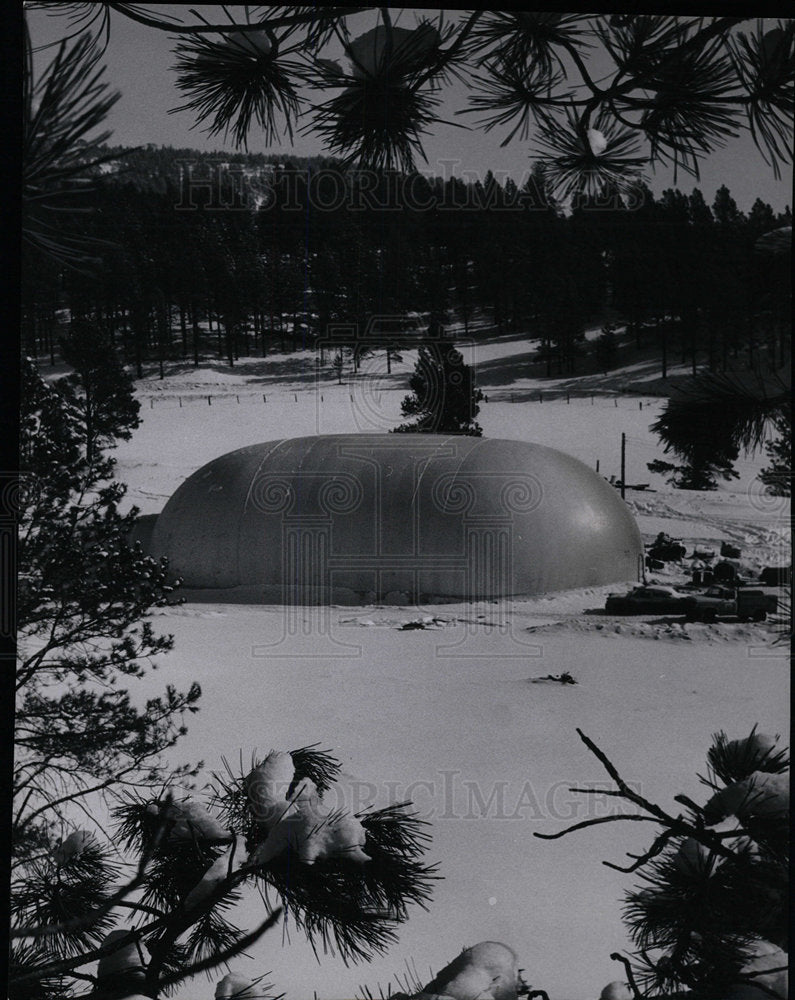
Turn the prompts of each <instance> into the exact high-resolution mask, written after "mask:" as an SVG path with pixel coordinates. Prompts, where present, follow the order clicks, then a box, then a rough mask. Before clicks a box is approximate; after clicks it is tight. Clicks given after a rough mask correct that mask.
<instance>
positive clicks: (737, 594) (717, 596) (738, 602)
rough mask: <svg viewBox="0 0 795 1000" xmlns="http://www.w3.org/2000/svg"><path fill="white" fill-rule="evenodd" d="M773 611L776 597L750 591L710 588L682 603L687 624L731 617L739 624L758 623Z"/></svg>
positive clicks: (775, 608) (752, 589)
mask: <svg viewBox="0 0 795 1000" xmlns="http://www.w3.org/2000/svg"><path fill="white" fill-rule="evenodd" d="M776 611H778V597H777V596H776V595H775V594H767V593H765V591H764V590H759V589H757V588H752V587H739V588H737V589H734V588H732V587H717V586H715V587H710V588H709V589H708V590H705V591H704V593H703V594H693V595H692V596H690V597H688V598H686V601H685V617H686V618H687V620H688V621H691V622H696V621H704V622H709V621H714V620H715V619H716V618H733V617H736V618H739V619H740V621H755V622H762V621H764V620H765V618H767V616H768V614H772V613H775V612H776Z"/></svg>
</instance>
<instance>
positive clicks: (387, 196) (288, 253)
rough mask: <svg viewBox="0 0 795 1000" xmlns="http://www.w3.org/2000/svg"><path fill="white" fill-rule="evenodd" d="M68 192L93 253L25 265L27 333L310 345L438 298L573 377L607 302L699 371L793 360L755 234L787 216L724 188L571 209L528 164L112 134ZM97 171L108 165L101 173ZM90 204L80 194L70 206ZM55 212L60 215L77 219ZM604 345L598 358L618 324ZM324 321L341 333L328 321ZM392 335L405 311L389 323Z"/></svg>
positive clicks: (615, 314) (194, 348) (771, 270)
mask: <svg viewBox="0 0 795 1000" xmlns="http://www.w3.org/2000/svg"><path fill="white" fill-rule="evenodd" d="M106 154H107V156H108V163H107V165H106V166H105V167H103V168H102V170H97V171H95V174H96V176H95V177H94V178H93V182H92V184H91V190H89V191H87V192H85V193H83V194H80V195H76V196H74V197H73V198H72V200H71V206H69V205H67V209H68V208H69V207H71V208H72V209H74V210H78V209H79V210H81V213H82V214H81V215H80V216H79V220H80V224H81V226H82V229H83V233H84V237H85V238H87V239H88V240H89V243H90V246H91V247H92V253H93V256H94V260H93V262H92V266H91V267H90V268H85V269H83V268H74V267H68V266H62V265H61V264H60V263H59V262H57V261H53V260H47V259H45V258H44V256H43V255H39V254H38V251H37V250H36V249H35V248H30V249H28V250H27V251H26V255H27V259H26V261H25V264H24V266H23V347H24V349H25V350H26V351H27V353H29V354H31V355H33V356H39V355H44V356H46V355H47V354H50V355H51V357H53V358H54V355H55V353H56V351H57V350H58V338H59V334H60V333H63V330H64V326H63V325H60V324H59V320H60V321H63V319H64V317H67V316H68V317H73V318H79V319H90V320H92V321H93V322H95V323H96V325H97V326H98V327H99V328H100V329H101V330H102V331H103V333H104V334H105V335H106V336H107V337H108V339H110V341H111V342H112V343H113V344H114V345H115V346H116V347H117V349H118V350H119V351H120V352H121V354H122V357H123V358H124V360H125V361H126V362H128V363H131V364H133V365H134V366H135V369H136V371H137V374H138V375H139V376H140V375H141V374H142V372H143V367H144V365H148V364H151V363H159V365H160V367H161V372H162V370H163V365H164V363H165V362H166V361H168V360H173V359H179V358H183V359H191V360H192V361H193V363H194V364H196V365H198V364H199V363H200V362H201V361H202V360H203V359H206V358H208V357H223V358H225V359H226V360H227V362H228V363H229V364H234V362H235V360H236V359H237V358H238V357H239V356H240V355H241V354H252V353H253V354H262V355H264V354H266V353H267V352H268V351H272V350H274V349H277V347H278V348H279V349H282V350H285V349H298V348H303V347H309V346H312V345H313V344H314V343H315V342H316V340H317V338H318V337H320V338H323V337H324V336H325V335H326V334H327V333H328V331H329V328H330V327H331V326H332V325H335V326H337V327H340V326H347V327H349V328H353V329H357V330H358V331H359V333H358V337H359V340H361V335H362V331H364V330H365V329H366V328H367V324H368V321H369V320H371V318H372V317H384V316H391V317H406V316H408V315H409V314H414V315H416V314H419V317H420V320H419V322H420V323H422V322H423V321H427V317H429V316H431V315H432V314H436V315H438V316H441V317H442V318H446V319H447V320H451V319H453V318H455V319H456V320H457V321H458V322H459V323H460V324H462V326H463V330H464V332H465V334H467V335H468V334H469V333H470V332H471V327H472V324H473V322H474V321H475V320H476V319H477V320H479V322H478V327H479V328H482V326H483V322H484V317H485V322H487V323H488V327H487V329H486V330H484V331H482V332H481V333H480V334H479V335H482V336H488V335H489V333H491V334H492V335H502V334H505V333H508V332H518V333H526V334H527V336H528V338H529V339H533V340H536V339H537V340H539V341H540V349H539V351H538V354H537V360H539V361H542V362H543V363H544V371H545V372H546V374H547V375H554V374H576V373H577V372H578V371H580V370H581V366H579V365H578V362H579V359H580V358H581V357H582V356H583V355H584V353H585V340H584V331H585V329H586V327H587V326H588V325H589V324H594V323H600V322H602V321H603V320H604V317H605V316H606V315H609V316H610V317H612V318H613V319H614V320H615V321H616V322H618V323H623V324H626V328H627V333H628V335H629V338H630V340H631V342H634V344H635V346H636V347H637V348H638V349H639V350H647V349H651V350H652V351H653V352H654V353H656V354H657V355H658V357H659V363H660V373H661V375H662V376H663V377H666V375H667V374H668V368H669V367H670V365H671V364H672V363H675V362H687V363H689V364H690V365H691V367H692V370H693V372H694V373H695V372H696V370H697V369H698V368H700V367H707V368H709V369H710V370H713V371H725V370H727V369H729V370H731V369H738V368H744V369H745V368H747V369H753V370H758V371H764V370H769V369H771V368H777V367H781V366H783V365H784V364H786V363H787V360H788V356H789V355H788V350H789V347H788V332H789V323H788V316H789V306H790V300H791V283H790V277H789V267H788V260H787V259H786V257H785V256H783V257H782V255H778V256H776V257H775V258H771V257H770V256H769V255H762V254H759V253H756V252H755V251H754V245H755V242H756V240H757V239H758V238H759V236H761V235H763V234H764V233H767V232H770V231H771V230H774V229H776V228H778V227H782V226H785V225H790V224H791V213H790V210H789V208H787V210H786V211H785V212H784V213H779V214H776V213H775V212H774V211H773V209H772V208H771V207H770V206H769V205H767V204H765V203H764V202H763V201H762V200H761V199H759V198H757V199H756V201H755V202H754V204H753V206H752V208H751V210H750V212H749V213H747V214H745V213H743V212H741V211H740V210H739V208H738V206H737V204H736V202H735V201H734V199H733V198H732V196H731V193H730V191H729V190H728V189H727V188H726V187H725V186H723V187H721V188H720V190H719V191H718V192H717V194H716V196H715V199H714V201H713V203H712V205H711V206H710V205H708V204H707V203H706V201H705V199H704V197H703V195H702V193H701V192H700V191H699V190H698V189H695V190H694V191H693V192H692V194H690V195H685V194H683V193H682V192H680V191H679V190H676V189H669V190H666V191H664V192H663V194H662V195H661V196H660V197H655V195H654V194H653V193H652V191H651V190H650V189H649V188H648V187H646V186H645V185H642V184H641V185H637V186H636V187H635V188H634V189H632V191H631V192H629V193H627V191H626V190H625V191H624V192H623V193H619V192H618V191H617V190H616V191H614V192H612V193H610V194H608V195H604V194H602V195H600V196H598V197H595V196H592V197H588V196H581V197H580V198H578V199H576V200H575V203H574V206H573V208H572V209H571V210H570V211H566V212H564V210H563V208H562V206H561V205H560V204H559V203H558V202H557V201H556V200H555V198H554V197H553V196H552V193H551V191H550V190H549V188H548V185H547V184H546V183H545V181H544V175H543V171H542V170H541V169H540V168H538V167H533V168H531V169H530V170H529V171H528V174H527V176H526V178H525V179H524V180H523V182H522V183H521V184H520V185H517V184H516V183H515V182H514V181H513V180H512V179H511V178H507V179H505V180H504V182H501V181H500V180H499V179H498V178H497V177H495V175H494V174H493V173H492V172H491V171H489V172H488V173H487V174H486V175H485V177H484V179H483V181H482V182H481V181H480V180H471V179H470V180H463V179H461V178H457V177H448V178H442V177H428V176H426V175H424V174H419V173H416V174H401V173H398V172H392V173H389V172H386V173H385V172H379V173H371V172H366V171H358V170H352V169H347V170H343V169H342V168H341V167H340V165H339V163H338V162H337V161H334V160H332V159H329V158H324V157H315V158H311V159H301V158H298V157H292V156H282V157H276V156H273V155H271V156H267V157H266V156H263V155H261V154H259V155H257V154H243V153H237V154H206V153H199V152H196V151H194V150H178V149H171V148H158V147H154V146H148V147H144V148H140V149H134V150H130V149H124V148H121V147H115V148H108V149H106ZM102 171H104V172H102ZM85 209H89V211H87V212H86V211H84V210H85ZM75 218H76V217H75V216H71V217H70V212H69V211H67V212H65V213H63V216H62V219H58V220H56V222H55V223H54V225H56V226H57V225H63V226H64V227H65V228H68V227H69V226H73V225H74V223H75ZM606 334H607V336H606V337H604V338H602V340H601V342H599V343H598V344H597V355H596V362H595V363H597V364H598V365H599V366H600V367H604V368H607V367H609V366H610V364H611V362H612V360H613V358H614V355H615V352H614V350H613V347H614V343H615V338H614V331H613V330H611V329H610V328H609V324H608V329H607V330H606ZM336 336H339V334H336ZM399 338H400V324H399V323H398V327H397V329H396V340H399Z"/></svg>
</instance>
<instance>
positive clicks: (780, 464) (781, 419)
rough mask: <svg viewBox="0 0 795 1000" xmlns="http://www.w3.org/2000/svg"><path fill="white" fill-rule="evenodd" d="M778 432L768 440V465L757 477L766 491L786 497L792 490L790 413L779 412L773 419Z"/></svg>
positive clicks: (766, 448) (766, 447)
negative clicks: (765, 487) (769, 461)
mask: <svg viewBox="0 0 795 1000" xmlns="http://www.w3.org/2000/svg"><path fill="white" fill-rule="evenodd" d="M773 426H774V428H775V430H776V432H777V434H778V437H776V438H775V439H774V440H773V441H768V443H767V444H766V445H765V451H766V452H767V454H768V457H769V458H770V459H771V463H770V465H768V466H767V467H766V468H764V469H762V471H761V472H760V473H759V479H760V480H761V481H762V482H763V483H764V484H765V486H767V488H768V492H770V493H771V494H772V495H773V496H777V497H788V496H790V495H791V492H792V413H791V411H790V410H787V412H782V413H780V414H779V415H778V416H777V417H776V418H775V420H774V421H773Z"/></svg>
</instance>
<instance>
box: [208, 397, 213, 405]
mask: <svg viewBox="0 0 795 1000" xmlns="http://www.w3.org/2000/svg"><path fill="white" fill-rule="evenodd" d="M207 405H208V406H212V405H213V397H212V396H208V397H207Z"/></svg>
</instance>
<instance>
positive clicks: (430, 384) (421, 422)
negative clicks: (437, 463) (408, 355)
mask: <svg viewBox="0 0 795 1000" xmlns="http://www.w3.org/2000/svg"><path fill="white" fill-rule="evenodd" d="M409 386H410V388H411V390H412V392H411V395H409V396H406V397H404V399H403V402H402V403H401V404H400V412H401V413H402V414H403V416H404V417H411V418H413V419H412V420H411V421H409V422H407V423H404V424H400V426H398V427H395V428H394V430H395V432H399V433H404V432H414V433H429V434H469V435H472V436H473V437H480V436H481V435H482V434H483V429H482V427H481V426H480V424H478V422H477V421H476V419H475V418H476V417H477V415H478V413H479V412H480V406H479V405H478V404H479V403H480V401H481V400H482V399H483V393H482V392H481V391H480V389H478V388H477V386H476V385H475V374H474V372H473V371H472V368H471V367H470V366H469V365H466V364H464V358H463V356H462V355H461V352H460V351H457V350H456V349H455V347H453V345H452V344H450V345H449V346H448V345H447V344H444V343H441V342H435V343H431V344H424V345H422V346H421V347H420V348H419V352H418V357H417V363H416V365H415V366H414V373H413V374H412V376H411V378H410V379H409Z"/></svg>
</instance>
